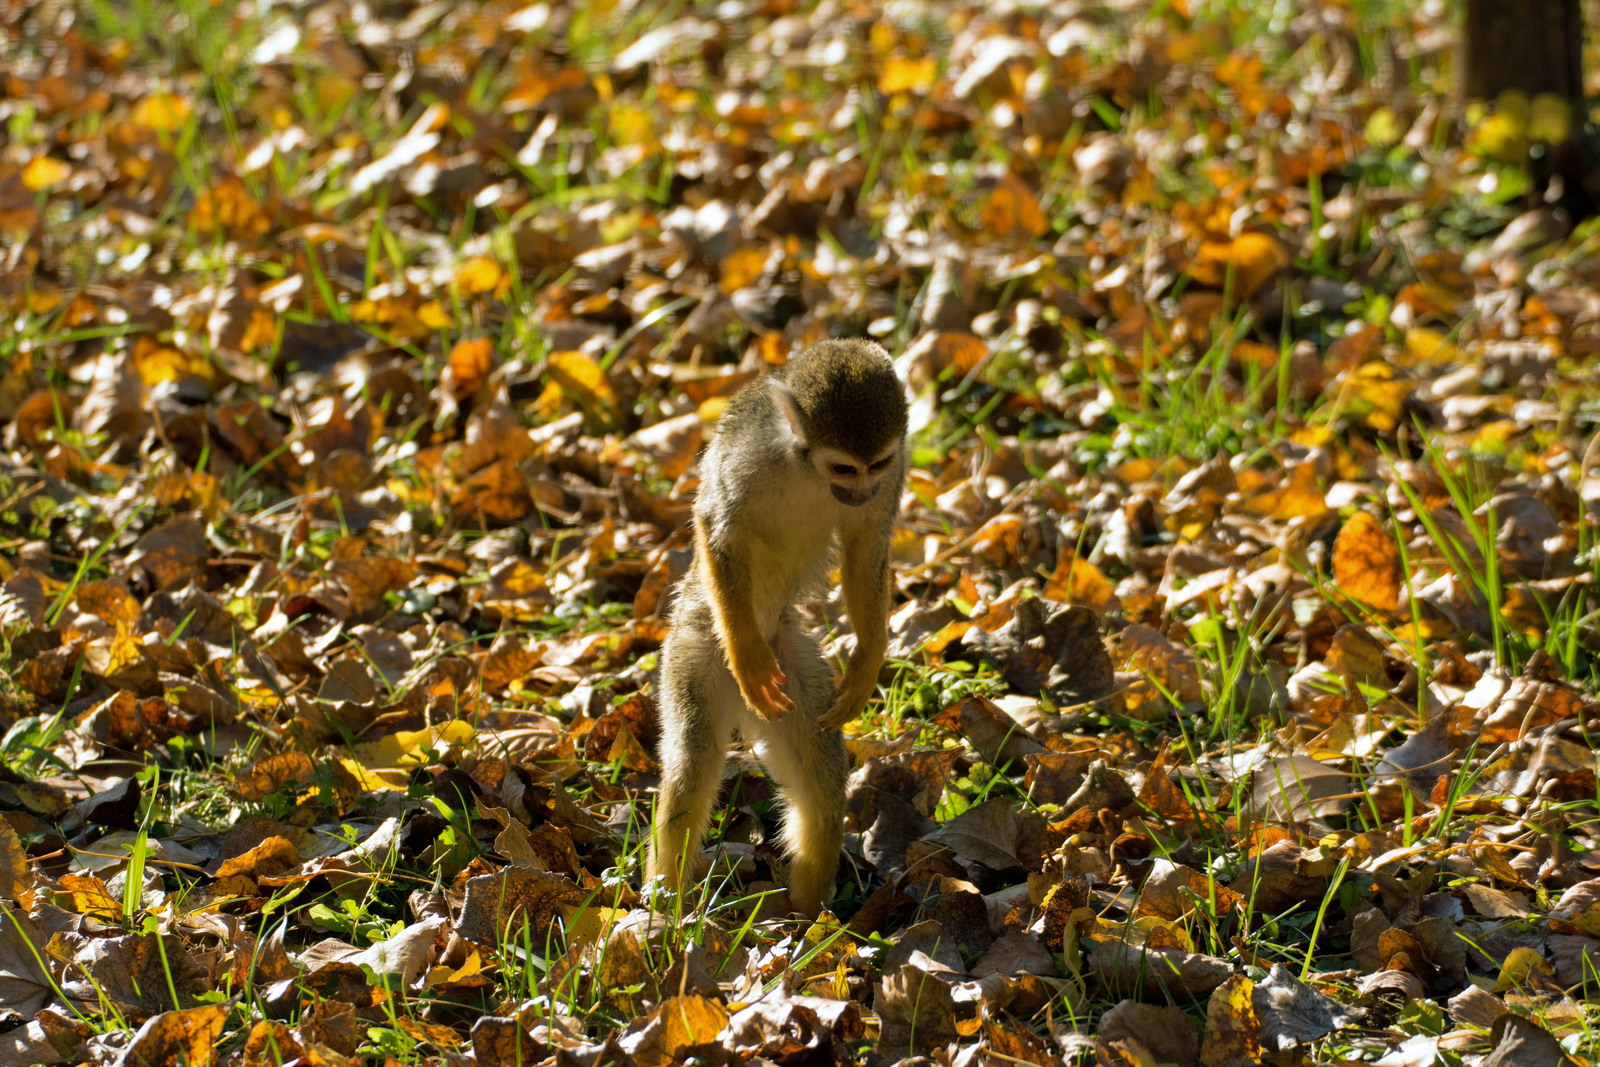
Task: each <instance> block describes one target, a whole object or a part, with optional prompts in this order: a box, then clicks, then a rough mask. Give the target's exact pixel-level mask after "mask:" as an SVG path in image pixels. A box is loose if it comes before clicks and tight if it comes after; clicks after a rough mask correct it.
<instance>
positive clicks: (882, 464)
mask: <svg viewBox="0 0 1600 1067" xmlns="http://www.w3.org/2000/svg"><path fill="white" fill-rule="evenodd" d="M892 459H894V457H893V456H884V457H883V458H882V459H880V460H878V462H876V463H874V464H873V465H872V466H871V467H869V468H867V469H868V470H875V471H881V470H883V469H884V468H885V467H887V466H888V465H889V461H890V460H892Z"/></svg>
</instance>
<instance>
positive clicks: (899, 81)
mask: <svg viewBox="0 0 1600 1067" xmlns="http://www.w3.org/2000/svg"><path fill="white" fill-rule="evenodd" d="M938 69H939V64H938V62H937V61H936V60H935V59H934V58H933V57H932V56H923V57H922V58H920V59H911V58H910V57H908V56H890V57H889V58H888V59H887V60H885V61H884V64H883V73H882V74H880V75H879V76H878V91H879V92H880V93H885V94H888V93H902V92H911V91H916V90H919V89H926V88H928V86H930V85H932V84H933V79H934V76H935V75H936V74H937V73H938Z"/></svg>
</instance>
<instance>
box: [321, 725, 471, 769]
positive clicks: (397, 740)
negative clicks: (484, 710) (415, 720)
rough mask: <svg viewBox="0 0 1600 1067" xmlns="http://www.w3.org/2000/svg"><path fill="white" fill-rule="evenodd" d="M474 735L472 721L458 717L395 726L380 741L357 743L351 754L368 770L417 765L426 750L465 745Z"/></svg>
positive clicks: (424, 759) (425, 758) (426, 757)
mask: <svg viewBox="0 0 1600 1067" xmlns="http://www.w3.org/2000/svg"><path fill="white" fill-rule="evenodd" d="M474 736H476V731H475V730H473V728H472V724H471V723H465V722H462V721H460V720H459V719H455V720H452V721H450V722H447V723H444V724H442V725H440V726H430V727H428V728H427V729H426V730H397V731H395V732H394V733H392V734H390V735H389V736H388V737H385V738H383V739H382V740H381V741H369V742H367V743H366V744H361V745H357V746H356V747H355V749H354V750H352V751H350V756H351V757H352V758H353V759H354V760H355V761H356V762H357V763H359V764H360V765H361V766H362V767H364V768H367V769H369V770H371V769H376V768H385V767H418V766H421V765H422V764H423V763H425V762H427V760H428V756H427V754H426V751H425V750H433V751H435V752H437V751H439V750H442V749H446V748H449V747H450V746H451V745H464V744H466V743H467V742H468V741H471V740H472V739H473V737H474Z"/></svg>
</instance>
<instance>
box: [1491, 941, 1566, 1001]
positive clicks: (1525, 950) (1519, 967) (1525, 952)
mask: <svg viewBox="0 0 1600 1067" xmlns="http://www.w3.org/2000/svg"><path fill="white" fill-rule="evenodd" d="M1532 971H1538V972H1539V973H1540V974H1542V975H1545V976H1547V977H1548V976H1552V975H1554V974H1555V973H1556V972H1555V969H1554V968H1553V967H1551V966H1550V964H1549V962H1548V961H1547V960H1546V959H1545V958H1544V957H1543V956H1541V955H1539V950H1538V949H1536V948H1530V947H1528V946H1527V945H1523V946H1522V947H1521V948H1514V949H1512V950H1511V954H1510V955H1508V956H1507V957H1506V961H1505V962H1504V963H1502V964H1501V965H1500V976H1499V977H1498V978H1496V979H1495V980H1494V988H1493V989H1492V990H1490V992H1492V993H1509V992H1510V991H1511V990H1513V989H1516V988H1518V987H1520V986H1523V985H1526V984H1527V981H1528V975H1529V973H1530V972H1532Z"/></svg>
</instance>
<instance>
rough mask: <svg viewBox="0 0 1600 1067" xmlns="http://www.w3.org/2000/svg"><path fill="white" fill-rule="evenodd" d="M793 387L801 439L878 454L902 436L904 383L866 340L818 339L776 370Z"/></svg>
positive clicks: (864, 455) (863, 456)
mask: <svg viewBox="0 0 1600 1067" xmlns="http://www.w3.org/2000/svg"><path fill="white" fill-rule="evenodd" d="M778 376H779V378H780V379H781V380H782V381H783V383H784V384H785V385H787V386H788V387H789V389H790V390H791V391H792V392H793V394H794V398H795V403H796V406H797V407H798V408H799V409H800V411H799V414H800V420H801V423H802V424H803V426H804V429H805V435H806V442H807V443H808V444H809V445H810V446H811V447H813V448H816V447H827V448H837V449H839V450H840V451H842V452H847V453H849V454H850V455H852V456H855V457H856V458H857V459H860V460H864V461H870V460H874V459H876V458H878V457H879V456H880V455H882V454H883V453H884V451H885V450H886V449H888V448H889V446H890V445H891V444H892V443H893V442H895V441H898V440H899V439H900V438H901V437H903V436H905V432H906V420H907V407H906V394H905V386H903V385H902V384H901V382H900V379H899V377H897V376H896V375H895V372H894V361H893V360H891V359H890V358H889V354H888V353H887V352H885V351H884V350H883V349H882V348H881V347H879V346H878V345H876V344H874V343H873V342H871V341H863V340H842V341H819V342H817V343H816V344H814V345H812V346H811V347H810V348H808V349H806V350H805V351H804V352H802V353H801V354H800V355H799V356H797V357H795V358H794V359H792V360H790V361H789V362H788V363H787V364H786V365H784V367H783V368H782V369H781V370H780V371H779V372H778Z"/></svg>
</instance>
